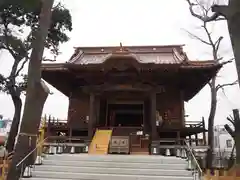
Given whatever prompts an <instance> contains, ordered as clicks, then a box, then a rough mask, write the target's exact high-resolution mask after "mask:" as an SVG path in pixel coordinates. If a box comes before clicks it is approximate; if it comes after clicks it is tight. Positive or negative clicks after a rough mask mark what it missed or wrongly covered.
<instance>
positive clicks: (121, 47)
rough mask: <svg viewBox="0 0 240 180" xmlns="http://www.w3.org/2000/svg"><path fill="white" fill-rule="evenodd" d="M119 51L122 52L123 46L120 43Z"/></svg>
mask: <svg viewBox="0 0 240 180" xmlns="http://www.w3.org/2000/svg"><path fill="white" fill-rule="evenodd" d="M120 51H123V46H122V43H121V42H120Z"/></svg>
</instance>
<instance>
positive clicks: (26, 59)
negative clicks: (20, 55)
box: [15, 57, 29, 77]
mask: <svg viewBox="0 0 240 180" xmlns="http://www.w3.org/2000/svg"><path fill="white" fill-rule="evenodd" d="M28 60H29V57H25V60H24V61H23V63H22V65H21V67H20V68H19V69H18V70H17V72H16V73H15V77H17V76H18V75H19V73H20V72H21V70H22V69H23V68H24V66H25V64H26V63H27V62H28Z"/></svg>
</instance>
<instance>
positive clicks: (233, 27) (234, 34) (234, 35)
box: [228, 0, 240, 85]
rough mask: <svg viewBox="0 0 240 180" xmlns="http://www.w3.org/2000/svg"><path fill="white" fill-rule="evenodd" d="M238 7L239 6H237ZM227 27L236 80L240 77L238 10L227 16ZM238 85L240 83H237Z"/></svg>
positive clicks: (239, 20) (239, 23)
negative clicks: (234, 63) (236, 75)
mask: <svg viewBox="0 0 240 180" xmlns="http://www.w3.org/2000/svg"><path fill="white" fill-rule="evenodd" d="M237 1H239V0H237ZM229 8H230V9H229V10H230V11H231V8H233V9H235V8H236V7H231V6H230V5H229ZM238 8H239V9H240V7H238ZM228 29H229V34H230V38H231V42H232V47H233V52H234V56H235V62H236V68H237V74H238V81H239V78H240V33H239V32H240V12H236V13H234V14H233V15H232V16H231V17H230V18H228ZM238 84H239V85H240V83H238Z"/></svg>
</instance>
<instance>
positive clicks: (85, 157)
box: [47, 154, 186, 164]
mask: <svg viewBox="0 0 240 180" xmlns="http://www.w3.org/2000/svg"><path fill="white" fill-rule="evenodd" d="M47 159H49V160H62V161H94V162H99V161H100V162H136V163H157V164H181V163H182V164H186V160H184V159H181V158H176V157H165V156H153V155H151V156H149V155H134V156H130V155H89V154H61V155H58V154H56V155H49V156H48V157H47Z"/></svg>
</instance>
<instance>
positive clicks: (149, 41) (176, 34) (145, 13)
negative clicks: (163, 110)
mask: <svg viewBox="0 0 240 180" xmlns="http://www.w3.org/2000/svg"><path fill="white" fill-rule="evenodd" d="M62 2H63V3H64V4H65V5H66V7H67V8H69V9H70V11H71V14H72V17H73V31H72V32H71V33H69V36H70V38H71V39H70V41H69V42H67V43H65V44H63V45H62V46H61V52H62V54H61V55H60V56H59V57H58V62H65V61H67V60H68V59H69V58H70V56H71V55H72V53H73V51H74V50H73V47H76V46H111V45H115V46H116V45H117V46H118V45H119V44H120V42H122V44H123V46H124V45H126V46H127V45H169V44H185V48H184V49H185V51H186V52H187V54H188V56H189V58H190V59H192V60H204V59H207V60H209V59H212V57H211V49H209V48H208V47H207V46H206V45H203V44H201V43H199V42H198V41H197V40H194V39H192V38H190V37H189V36H188V34H187V33H186V31H185V30H188V31H191V32H193V33H196V34H198V35H200V36H202V37H204V33H203V32H202V30H201V28H199V25H200V22H199V21H198V20H196V19H195V18H193V17H192V16H191V14H190V13H189V9H188V4H187V3H186V2H185V0H167V1H166V0H141V1H136V0H121V1H120V0H101V1H99V0H62ZM211 29H212V32H213V35H214V37H216V38H217V37H218V36H220V35H221V36H223V37H224V40H223V43H222V46H221V55H222V56H224V58H225V59H228V58H231V57H232V51H231V45H230V41H229V36H228V31H227V26H226V23H225V22H218V23H217V24H215V25H212V26H211ZM11 65H12V60H11V57H10V56H9V55H8V54H7V53H6V52H1V54H0V71H1V72H4V74H5V75H7V74H8V73H9V70H10V68H11ZM236 79H237V76H236V68H235V64H234V63H232V64H230V65H227V66H226V67H225V68H224V69H223V70H221V72H220V73H219V75H218V82H220V83H228V82H233V81H235V80H236ZM50 87H51V86H50ZM51 90H52V91H53V92H54V94H53V95H51V96H49V98H48V99H47V102H46V104H45V107H44V113H46V114H52V115H53V116H55V117H58V118H62V119H64V118H66V117H67V110H68V98H67V97H66V96H64V95H63V94H61V93H60V92H58V91H57V90H55V89H54V88H52V87H51ZM23 99H24V97H23ZM239 100H240V91H239V88H238V86H235V87H230V88H226V89H225V93H223V92H221V91H220V92H219V93H218V108H217V115H216V124H223V123H225V122H226V116H228V115H229V114H230V113H231V110H232V109H233V108H239V107H240V101H239ZM209 108H210V93H209V88H208V87H205V88H204V89H203V90H202V91H201V92H200V93H199V94H198V95H197V96H195V97H194V98H193V99H192V100H191V101H189V102H187V103H185V109H186V114H188V115H189V118H188V120H194V121H197V120H201V117H202V116H204V117H205V118H207V117H208V114H209ZM13 113H14V109H13V104H12V102H11V99H10V97H9V96H7V95H5V94H0V114H3V115H4V116H5V117H9V118H11V117H12V115H13Z"/></svg>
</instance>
